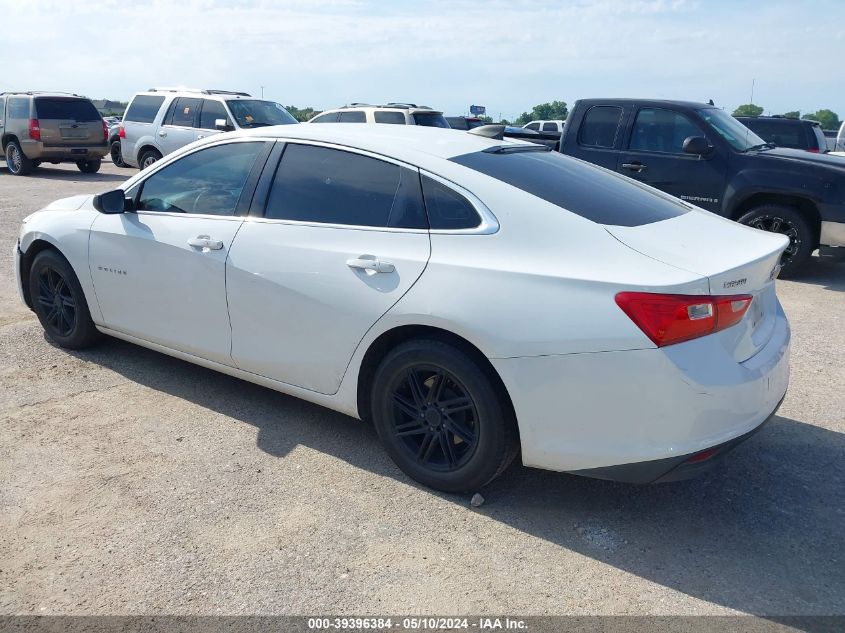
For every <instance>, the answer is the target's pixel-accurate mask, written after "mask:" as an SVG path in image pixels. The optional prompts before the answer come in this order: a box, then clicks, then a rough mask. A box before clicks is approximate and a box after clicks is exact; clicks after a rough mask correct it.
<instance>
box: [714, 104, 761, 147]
mask: <svg viewBox="0 0 845 633" xmlns="http://www.w3.org/2000/svg"><path fill="white" fill-rule="evenodd" d="M698 114H699V116H701V118H702V119H704V122H705V123H707V125H709V126H710V128H711V129H712V130H713V131H714V132H716V134H718V135H719V136H721V137H722V138H723V139H725V140H726V141H727V142H728V143H730V144H731V147H733V148H734V149H735V150H738V151H740V152H747V151H748V150H749V149H751V148H753V147H765V146H766V141H764V140H763V139H761V138H760V137H759V136H757V135H756V134H755V133H754V132H752V131H751V130H749V129H748V128H747V127H745V126H744V125H743V124H742V123H740V122H739V121H737V120H736V119H735V118H733V117H732V116H731V115H730V114H728V113H726V112H725V111H724V110H719V109H718V108H705V109H703V110H698Z"/></svg>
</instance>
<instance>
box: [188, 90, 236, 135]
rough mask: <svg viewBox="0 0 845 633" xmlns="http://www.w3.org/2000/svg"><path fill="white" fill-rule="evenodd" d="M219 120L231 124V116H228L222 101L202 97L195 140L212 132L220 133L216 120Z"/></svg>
mask: <svg viewBox="0 0 845 633" xmlns="http://www.w3.org/2000/svg"><path fill="white" fill-rule="evenodd" d="M220 120H222V121H225V122H226V125H227V126H231V125H232V117H230V116H229V113H228V112H227V111H226V107H225V106H224V105H223V103H222V102H220V101H215V100H213V99H203V100H202V110H200V118H199V124H198V125H197V128H198V129H197V135H196V138H197V140H198V139H201V138H205V137H206V136H210V135H212V134H220V132H221V130H218V129H217V121H220ZM232 129H234V128H232Z"/></svg>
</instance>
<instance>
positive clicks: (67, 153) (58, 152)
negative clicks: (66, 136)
mask: <svg viewBox="0 0 845 633" xmlns="http://www.w3.org/2000/svg"><path fill="white" fill-rule="evenodd" d="M21 150H22V151H23V153H24V156H26V157H27V158H29V159H31V160H43V161H54V160H55V161H59V162H74V161H77V160H86V159H87V160H92V159H97V158H103V157H104V156H106V155H107V154H108V153H109V145H108V143H105V142H103V143H97V144H94V145H90V144H84V145H46V144H44V143H42V142H40V141H33V140H28V141H22V142H21Z"/></svg>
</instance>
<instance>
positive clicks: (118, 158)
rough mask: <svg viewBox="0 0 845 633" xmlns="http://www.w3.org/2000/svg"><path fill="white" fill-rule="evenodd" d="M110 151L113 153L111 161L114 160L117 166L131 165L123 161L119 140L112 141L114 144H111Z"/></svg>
mask: <svg viewBox="0 0 845 633" xmlns="http://www.w3.org/2000/svg"><path fill="white" fill-rule="evenodd" d="M109 153H110V154H111V162H113V163H114V164H115V166H116V167H129V165H127V164H126V163H124V162H123V154H121V152H120V141H119V140H117V141H112V144H111V145H110V146H109Z"/></svg>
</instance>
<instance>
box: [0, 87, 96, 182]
mask: <svg viewBox="0 0 845 633" xmlns="http://www.w3.org/2000/svg"><path fill="white" fill-rule="evenodd" d="M107 139H108V129H107V128H106V124H105V121H103V119H102V118H101V117H100V113H99V112H97V108H95V107H94V104H93V103H91V100H90V99H86V98H85V97H80V96H79V95H72V94H67V93H64V92H37V91H31V92H2V93H0V145H2V149H3V154H4V155H5V157H6V165H7V167H8V168H9V173H11V174H14V175H15V176H24V175H26V174H28V173H30V172H31V171H32V170H33V169H35V168H36V167H38V165H40V164H41V163H43V162H48V163H53V164H54V165H57V164H59V163H76V166H77V167H78V168H79V171H81V172H83V173H86V174H93V173H96V172H98V171H99V170H100V160H101V159H102V158H103V156H105V155H106V154H107V153H108V143H107Z"/></svg>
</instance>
